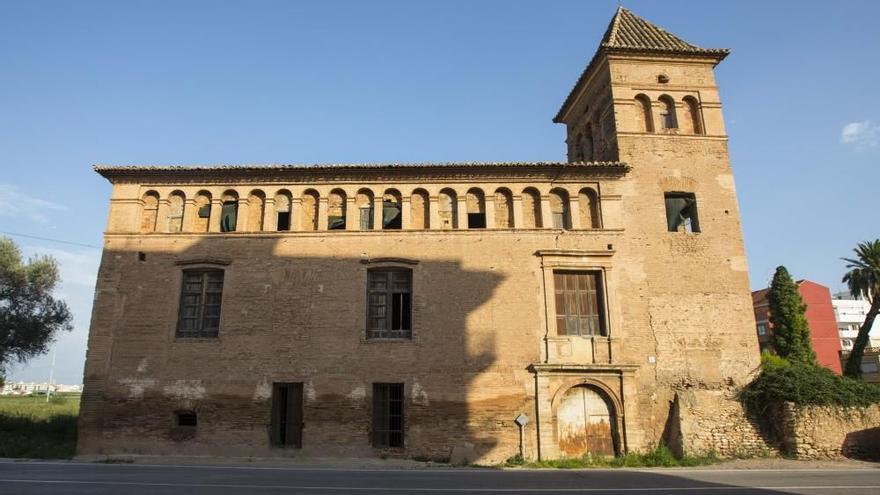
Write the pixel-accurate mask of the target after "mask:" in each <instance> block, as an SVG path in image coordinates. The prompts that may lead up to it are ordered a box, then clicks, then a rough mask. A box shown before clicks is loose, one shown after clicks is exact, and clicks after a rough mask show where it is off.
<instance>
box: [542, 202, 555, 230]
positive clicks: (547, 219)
mask: <svg viewBox="0 0 880 495" xmlns="http://www.w3.org/2000/svg"><path fill="white" fill-rule="evenodd" d="M541 226H542V227H543V228H545V229H552V228H553V213H552V212H551V211H550V195H549V194H542V195H541Z"/></svg>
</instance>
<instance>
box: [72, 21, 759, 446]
mask: <svg viewBox="0 0 880 495" xmlns="http://www.w3.org/2000/svg"><path fill="white" fill-rule="evenodd" d="M727 53H728V52H727V50H718V49H704V48H699V47H697V46H695V45H692V44H690V43H687V42H685V41H683V40H681V39H679V38H678V37H676V36H674V35H672V34H669V33H667V32H666V31H663V30H662V29H660V28H658V27H656V26H654V25H652V24H650V23H648V22H647V21H645V20H643V19H641V18H639V17H637V16H635V15H634V14H633V13H631V12H630V11H628V10H625V9H622V8H621V9H619V10H618V11H617V13H616V14H615V16H614V18H613V20H612V22H611V24H610V25H609V27H608V30H607V32H606V33H605V36H604V38H603V39H602V42H601V45H600V46H599V49H598V51H597V52H596V54H595V56H594V57H593V58H592V60H591V61H590V62H589V64H588V65H587V67H586V69H585V70H584V72H583V74H582V75H581V76H580V78H579V79H578V81H577V83H576V84H575V86H574V88H573V89H572V90H571V93H570V94H569V95H568V97H567V98H566V99H565V102H564V104H563V105H562V108H561V109H560V110H559V112H558V114H557V115H556V117H555V119H554V122H557V123H562V124H565V126H566V130H567V139H566V142H567V145H568V161H567V163H483V164H471V163H449V164H411V165H398V164H386V165H322V166H294V165H291V166H269V167H254V166H239V167H194V168H182V167H170V166H155V167H153V166H133V167H117V166H98V167H96V170H97V172H98V173H99V174H101V175H102V176H103V177H105V178H107V179H108V180H109V181H110V182H111V183H112V184H113V193H112V198H111V201H110V215H109V222H108V225H107V232H106V235H105V245H104V255H103V259H102V263H101V268H100V275H99V279H98V284H97V294H96V297H95V305H94V313H93V317H92V325H91V333H90V338H89V350H88V357H87V364H86V374H85V391H84V395H83V401H82V411H81V416H80V418H81V419H80V430H79V431H80V438H79V452H80V453H81V454H97V453H123V452H128V453H145V454H169V453H178V454H200V455H201V454H209V455H265V456H285V455H355V456H376V455H380V454H389V455H402V456H412V457H423V458H438V459H449V458H450V457H451V458H452V459H453V460H462V459H467V460H469V461H481V462H488V461H497V460H502V459H504V458H506V457H508V456H510V455H513V454H515V453H516V452H517V451H518V449H519V439H520V435H519V429H518V425H517V423H516V422H515V421H514V420H515V418H517V417H518V416H520V415H524V416H526V417H528V422H527V424H525V426H524V431H523V439H524V449H525V453H526V456H527V457H532V458H534V457H538V456H540V457H542V458H552V457H558V456H563V455H579V454H582V453H584V452H587V451H591V452H604V453H620V452H624V451H627V450H634V449H642V448H647V447H649V446H651V445H654V444H656V443H657V442H658V441H660V440H661V438H663V437H664V436H666V438H667V440H669V441H673V440H675V438H677V439H678V440H677V441H678V442H680V443H681V444H682V446H684V447H686V448H688V449H690V450H699V449H709V448H712V449H715V451H717V452H721V453H724V452H727V451H731V452H732V451H733V450H735V449H738V448H739V446H740V443H742V442H745V440H742V438H746V437H748V432H746V433H742V432H739V433H737V432H738V431H739V429H741V428H740V426H739V425H740V424H741V423H743V421H742V418H741V411H739V412H738V410H737V409H736V406H735V403H733V402H732V401H730V400H729V398H730V393H731V390H733V388H735V387H736V386H737V385H741V384H743V383H744V382H745V381H746V380H747V379H748V376H749V374H750V373H751V372H752V371H753V370H754V369H755V367H756V366H757V362H758V343H757V340H756V339H755V335H754V328H755V321H754V318H753V315H752V311H751V300H750V297H749V294H750V292H749V284H748V277H747V263H746V257H745V254H744V250H743V241H742V236H741V228H740V223H739V213H738V207H737V201H736V194H735V189H734V179H733V175H732V173H731V169H730V166H729V162H728V153H727V136H726V134H725V129H724V123H723V119H722V114H721V102H720V100H719V96H718V88H717V87H716V84H715V79H714V73H713V68H714V67H715V65H716V64H718V63H719V62H720V61H721V60H722V59H723V58H724V57H725V56H726V55H727ZM738 414H739V415H740V416H738ZM673 437H675V438H673Z"/></svg>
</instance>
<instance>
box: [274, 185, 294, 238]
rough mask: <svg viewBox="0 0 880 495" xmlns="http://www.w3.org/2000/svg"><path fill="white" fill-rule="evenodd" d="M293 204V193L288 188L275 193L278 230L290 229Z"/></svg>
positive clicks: (276, 226) (276, 227) (276, 225)
mask: <svg viewBox="0 0 880 495" xmlns="http://www.w3.org/2000/svg"><path fill="white" fill-rule="evenodd" d="M292 204H293V195H292V194H290V191H288V190H287V189H282V190H280V191H278V192H277V193H275V229H276V230H278V231H286V230H290V209H291V208H290V207H291V205H292Z"/></svg>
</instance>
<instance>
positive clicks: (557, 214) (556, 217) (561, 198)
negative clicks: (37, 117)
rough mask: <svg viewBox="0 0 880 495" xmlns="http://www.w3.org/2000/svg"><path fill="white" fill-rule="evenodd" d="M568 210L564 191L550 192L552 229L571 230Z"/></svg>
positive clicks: (555, 190)
mask: <svg viewBox="0 0 880 495" xmlns="http://www.w3.org/2000/svg"><path fill="white" fill-rule="evenodd" d="M569 210H570V208H569V204H568V193H567V192H565V190H564V189H554V190H552V191H550V213H551V215H552V216H553V228H554V229H570V228H571V212H570V211H569Z"/></svg>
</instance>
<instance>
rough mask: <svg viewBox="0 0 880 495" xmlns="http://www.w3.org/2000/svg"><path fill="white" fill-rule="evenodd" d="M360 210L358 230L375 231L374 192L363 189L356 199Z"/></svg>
mask: <svg viewBox="0 0 880 495" xmlns="http://www.w3.org/2000/svg"><path fill="white" fill-rule="evenodd" d="M354 202H355V205H356V206H357V208H358V228H359V229H360V230H372V229H373V192H372V191H370V190H369V189H361V190H360V191H358V192H357V195H356V196H355V198H354Z"/></svg>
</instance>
